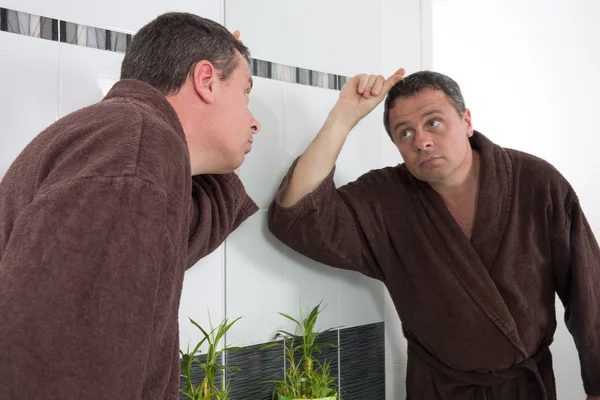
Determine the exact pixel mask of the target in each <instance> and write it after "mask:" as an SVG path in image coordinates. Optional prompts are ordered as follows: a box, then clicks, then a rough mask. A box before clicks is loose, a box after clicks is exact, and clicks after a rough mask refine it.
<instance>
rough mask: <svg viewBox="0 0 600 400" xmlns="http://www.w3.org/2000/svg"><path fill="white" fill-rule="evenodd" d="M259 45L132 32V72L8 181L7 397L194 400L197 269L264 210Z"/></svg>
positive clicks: (184, 25)
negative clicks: (184, 338)
mask: <svg viewBox="0 0 600 400" xmlns="http://www.w3.org/2000/svg"><path fill="white" fill-rule="evenodd" d="M248 57H249V53H248V49H247V48H246V47H245V46H244V45H242V44H241V43H240V42H238V41H237V40H236V38H235V37H234V36H233V35H232V34H231V33H229V32H228V31H227V30H226V29H225V28H224V27H223V26H221V25H219V24H217V23H215V22H213V21H210V20H207V19H203V18H200V17H198V16H194V15H191V14H183V13H171V14H165V15H162V16H160V17H158V18H157V19H156V20H154V21H152V22H151V23H149V24H148V25H146V26H145V27H143V28H142V29H141V30H140V31H139V32H138V33H137V34H136V35H135V36H134V38H133V40H132V42H131V46H130V47H129V48H128V50H127V53H126V55H125V58H124V60H123V64H122V71H121V78H122V79H121V81H119V82H117V83H116V84H115V85H114V86H113V88H112V89H111V90H110V92H109V93H108V94H107V96H106V97H105V98H104V99H103V100H102V101H101V102H99V103H98V104H95V105H92V106H90V107H87V108H84V109H82V110H79V111H77V112H75V113H73V114H71V115H68V116H66V117H64V118H62V119H60V120H59V121H57V122H56V123H55V124H53V125H52V126H50V127H49V128H47V129H46V130H45V131H43V132H42V133H41V134H40V135H38V136H37V137H36V138H35V139H34V140H33V141H32V142H31V143H30V144H29V145H28V146H27V147H26V148H25V150H24V151H23V152H22V153H21V154H20V155H19V157H18V158H17V160H16V161H15V162H14V163H13V164H12V166H11V167H10V169H9V170H8V172H7V173H6V175H5V176H4V178H3V180H2V182H1V184H0V399H2V400H11V399H40V400H41V399H44V400H47V399H60V400H70V399H72V400H83V399H90V400H91V399H94V400H99V399H102V400H104V399H106V400H117V399H123V400H135V399H139V400H142V399H143V400H151V399H154V400H159V399H160V400H162V399H178V398H179V379H180V376H179V375H180V372H179V333H178V326H177V325H178V309H179V300H180V295H181V287H182V283H183V276H184V271H185V270H186V268H189V267H190V266H192V265H193V264H194V263H196V262H197V261H198V260H199V259H201V258H202V257H204V256H206V255H207V254H209V253H210V252H212V251H213V250H214V249H215V248H216V247H217V246H219V244H221V243H222V242H223V240H224V239H225V238H226V237H227V235H228V234H229V233H230V232H231V231H233V230H234V229H235V228H236V227H237V226H238V225H240V224H241V223H242V222H243V221H244V220H245V219H246V218H248V216H250V215H251V214H253V213H254V212H256V210H257V207H256V204H255V203H254V202H253V201H252V200H251V199H250V198H249V197H248V195H247V194H246V191H245V190H244V187H243V185H242V183H241V181H240V180H239V178H238V177H237V175H236V174H235V173H233V171H234V170H236V169H237V168H238V167H239V166H240V165H241V164H242V162H243V160H244V156H245V154H246V153H247V152H248V151H250V148H251V144H252V135H253V134H255V133H256V132H258V130H259V124H258V122H257V121H256V120H255V119H254V117H253V116H252V114H251V113H250V111H249V110H248V107H247V105H248V94H249V92H250V89H251V87H252V77H251V74H250V71H249V68H248Z"/></svg>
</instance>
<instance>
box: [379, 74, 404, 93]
mask: <svg viewBox="0 0 600 400" xmlns="http://www.w3.org/2000/svg"><path fill="white" fill-rule="evenodd" d="M405 73H406V70H405V69H404V68H400V69H399V70H398V71H396V72H394V73H393V74H392V76H390V77H389V78H387V79H386V80H385V82H384V83H383V90H382V92H383V93H381V94H383V95H385V94H387V93H388V92H389V91H390V90H392V88H393V87H394V86H395V85H396V83H398V82H400V81H401V80H402V79H404V74H405Z"/></svg>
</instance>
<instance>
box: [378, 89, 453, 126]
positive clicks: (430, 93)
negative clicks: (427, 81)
mask: <svg viewBox="0 0 600 400" xmlns="http://www.w3.org/2000/svg"><path fill="white" fill-rule="evenodd" d="M433 108H437V109H441V110H443V111H447V110H449V109H454V107H453V105H452V102H451V100H450V99H449V98H448V96H446V94H445V93H444V92H443V91H441V90H435V89H430V88H427V89H423V90H421V91H419V92H418V93H417V94H416V95H414V96H410V97H401V98H398V99H396V100H394V101H393V102H392V105H391V107H390V119H391V120H394V119H400V118H410V117H415V116H419V115H421V114H423V113H426V112H428V111H430V110H431V109H433Z"/></svg>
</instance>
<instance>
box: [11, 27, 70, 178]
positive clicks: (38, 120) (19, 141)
mask: <svg viewBox="0 0 600 400" xmlns="http://www.w3.org/2000/svg"><path fill="white" fill-rule="evenodd" d="M58 46H59V45H58V43H56V42H50V41H48V40H41V39H35V38H31V37H26V36H21V35H14V34H7V33H4V32H0V51H1V52H2V63H1V65H0V88H1V89H0V90H1V95H0V121H2V123H1V124H2V125H1V126H2V130H1V131H0V177H2V176H3V175H4V174H5V173H6V170H7V169H8V167H9V166H10V164H11V163H12V161H13V160H14V159H15V157H16V156H17V155H18V154H19V153H20V152H21V150H22V149H23V147H25V146H26V145H27V144H28V143H29V142H30V141H31V139H33V138H34V137H35V135H37V133H39V132H40V131H41V130H42V129H44V128H45V127H47V126H48V125H50V124H51V123H52V122H54V121H56V118H57V116H58Z"/></svg>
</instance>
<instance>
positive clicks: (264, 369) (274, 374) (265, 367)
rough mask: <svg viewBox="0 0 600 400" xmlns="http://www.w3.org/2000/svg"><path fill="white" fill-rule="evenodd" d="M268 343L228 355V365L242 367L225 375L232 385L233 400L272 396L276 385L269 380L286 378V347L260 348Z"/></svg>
mask: <svg viewBox="0 0 600 400" xmlns="http://www.w3.org/2000/svg"><path fill="white" fill-rule="evenodd" d="M265 345H266V343H265V344H260V345H255V346H249V347H246V348H244V349H243V350H238V351H232V352H228V353H227V354H226V360H227V365H228V366H235V367H238V368H239V369H240V370H239V371H228V372H227V374H226V379H227V380H228V381H230V385H231V392H230V395H229V398H230V400H271V399H272V393H273V385H272V384H271V383H267V382H266V381H268V380H270V379H278V378H281V377H283V368H284V360H283V350H282V348H281V347H274V348H271V349H267V350H260V348H261V347H263V346H265Z"/></svg>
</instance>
